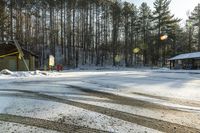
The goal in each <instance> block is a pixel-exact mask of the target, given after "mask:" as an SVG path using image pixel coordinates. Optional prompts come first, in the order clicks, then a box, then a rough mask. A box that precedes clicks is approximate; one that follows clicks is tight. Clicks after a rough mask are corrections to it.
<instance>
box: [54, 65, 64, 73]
mask: <svg viewBox="0 0 200 133" xmlns="http://www.w3.org/2000/svg"><path fill="white" fill-rule="evenodd" d="M56 70H57V71H58V72H59V71H62V70H63V66H62V65H60V64H58V65H57V66H56Z"/></svg>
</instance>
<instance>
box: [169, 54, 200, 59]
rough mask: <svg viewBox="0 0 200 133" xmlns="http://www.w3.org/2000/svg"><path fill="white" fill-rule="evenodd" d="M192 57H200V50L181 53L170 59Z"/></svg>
mask: <svg viewBox="0 0 200 133" xmlns="http://www.w3.org/2000/svg"><path fill="white" fill-rule="evenodd" d="M192 58H200V52H194V53H187V54H180V55H177V56H175V57H173V58H170V59H169V60H180V59H192Z"/></svg>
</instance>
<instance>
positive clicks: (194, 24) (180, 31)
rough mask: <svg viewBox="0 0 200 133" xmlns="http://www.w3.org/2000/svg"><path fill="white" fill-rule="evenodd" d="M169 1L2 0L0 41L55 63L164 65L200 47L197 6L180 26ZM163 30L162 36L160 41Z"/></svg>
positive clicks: (41, 61) (43, 63) (73, 64)
mask: <svg viewBox="0 0 200 133" xmlns="http://www.w3.org/2000/svg"><path fill="white" fill-rule="evenodd" d="M169 5H170V0H155V2H154V9H153V10H151V9H150V7H149V6H148V5H147V4H146V3H142V4H141V6H140V7H136V6H135V5H134V4H132V3H128V2H121V1H116V0H0V40H1V41H6V40H12V39H16V40H18V41H19V42H20V44H22V46H23V47H25V48H27V49H29V50H31V51H34V52H35V53H36V54H38V55H39V61H40V65H41V66H43V65H45V64H47V61H48V56H49V55H50V54H52V55H54V56H55V57H56V58H57V63H61V64H63V65H66V66H71V67H78V66H79V65H97V66H98V65H101V66H103V65H113V66H116V65H124V66H127V67H131V66H135V65H139V64H140V65H151V66H152V65H154V66H161V65H162V66H165V65H166V61H167V59H168V58H169V57H171V56H173V55H176V54H179V53H183V52H193V51H197V50H200V13H199V12H200V8H199V7H200V6H199V5H197V7H196V8H195V9H194V11H193V12H192V13H191V14H190V15H189V19H188V21H187V22H188V23H187V25H186V26H185V27H184V28H181V27H180V25H179V22H180V19H178V18H175V17H174V15H173V14H171V13H170V10H169ZM163 35H167V38H166V39H165V40H161V37H162V36H163Z"/></svg>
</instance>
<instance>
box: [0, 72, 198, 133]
mask: <svg viewBox="0 0 200 133" xmlns="http://www.w3.org/2000/svg"><path fill="white" fill-rule="evenodd" d="M199 94H200V72H198V71H195V72H188V71H163V70H159V71H156V70H123V71H114V70H112V71H110V70H107V71H106V70H105V71H97V70H93V71H65V72H61V73H56V72H54V73H48V75H42V74H38V73H37V74H33V73H31V74H30V73H25V72H24V73H20V72H19V73H14V74H12V75H7V76H5V75H0V131H3V132H23V131H26V132H37V131H41V132H52V133H53V132H118V133H128V132H130V133H132V132H133V133H134V132H156V133H157V132H170V133H171V132H200V126H199V125H200V95H199ZM13 124H14V126H13Z"/></svg>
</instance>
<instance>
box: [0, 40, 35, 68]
mask: <svg viewBox="0 0 200 133" xmlns="http://www.w3.org/2000/svg"><path fill="white" fill-rule="evenodd" d="M22 52H23V54H24V59H25V62H26V64H27V66H28V67H29V70H32V71H33V70H35V69H36V60H37V58H38V57H37V55H35V54H34V53H32V52H30V51H28V50H26V49H23V48H22ZM3 69H8V70H11V71H27V68H26V65H25V63H24V61H23V60H22V59H20V57H19V51H18V49H17V47H16V45H15V43H14V41H9V42H1V43H0V70H3Z"/></svg>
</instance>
